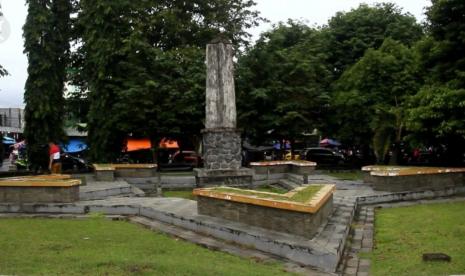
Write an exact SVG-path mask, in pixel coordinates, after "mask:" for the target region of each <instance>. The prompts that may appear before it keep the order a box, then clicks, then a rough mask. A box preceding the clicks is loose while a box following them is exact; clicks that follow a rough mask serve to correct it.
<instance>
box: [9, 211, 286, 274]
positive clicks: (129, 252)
mask: <svg viewBox="0 0 465 276" xmlns="http://www.w3.org/2000/svg"><path fill="white" fill-rule="evenodd" d="M0 248H1V254H0V274H7V275H285V274H286V273H285V272H283V266H282V264H281V263H277V262H270V263H266V264H264V263H257V262H256V261H254V260H250V259H243V258H239V257H236V256H232V255H229V254H226V253H221V252H216V251H210V250H208V249H205V248H202V247H199V246H196V245H194V244H190V243H187V242H184V241H181V240H178V239H174V238H170V237H168V236H166V235H163V234H159V233H154V232H152V231H150V230H148V229H145V228H143V227H141V226H139V225H134V224H131V223H128V222H123V221H110V220H106V219H103V218H92V219H85V220H68V219H0Z"/></svg>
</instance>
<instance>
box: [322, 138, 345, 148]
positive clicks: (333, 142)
mask: <svg viewBox="0 0 465 276" xmlns="http://www.w3.org/2000/svg"><path fill="white" fill-rule="evenodd" d="M340 145H341V143H339V142H338V141H336V140H333V139H329V138H325V139H323V140H321V141H320V146H322V147H326V146H335V147H338V146H340Z"/></svg>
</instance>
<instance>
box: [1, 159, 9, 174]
mask: <svg viewBox="0 0 465 276" xmlns="http://www.w3.org/2000/svg"><path fill="white" fill-rule="evenodd" d="M9 169H10V159H4V160H3V164H2V166H0V172H7V171H8V170H9Z"/></svg>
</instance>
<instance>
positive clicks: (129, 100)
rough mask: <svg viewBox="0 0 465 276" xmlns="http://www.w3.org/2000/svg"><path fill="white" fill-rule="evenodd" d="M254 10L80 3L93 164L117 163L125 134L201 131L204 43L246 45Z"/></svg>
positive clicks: (125, 0) (215, 4) (123, 0)
mask: <svg viewBox="0 0 465 276" xmlns="http://www.w3.org/2000/svg"><path fill="white" fill-rule="evenodd" d="M253 5H254V2H253V1H241V0H234V1H222V0H216V1H209V2H208V3H207V2H205V1H180V0H179V1H178V0H176V1H156V2H154V1H143V0H136V1H130V0H117V1H115V0H111V1H110V0H103V1H99V2H95V1H90V0H81V1H80V6H79V14H78V22H77V29H78V30H79V35H78V37H80V38H81V39H82V45H81V47H80V49H79V52H78V54H77V57H78V58H79V59H78V61H79V60H80V62H81V63H80V64H79V62H78V64H79V68H81V69H79V70H81V72H80V73H79V74H80V77H81V79H83V80H85V81H84V82H83V83H84V84H86V85H88V89H89V91H90V92H89V99H90V111H89V115H88V126H89V140H90V144H91V153H92V157H93V159H94V160H98V161H111V160H113V159H115V158H116V156H117V155H118V152H120V150H121V148H122V144H123V140H124V138H125V137H126V136H127V135H128V134H132V135H137V136H149V137H151V139H152V140H153V141H154V142H156V141H155V140H156V139H160V138H162V137H163V136H176V135H178V136H179V135H180V134H181V133H188V134H193V133H199V132H200V129H201V128H202V123H201V122H202V119H203V114H204V100H203V99H204V93H205V92H204V91H205V76H204V75H205V65H204V58H205V53H204V48H205V45H206V44H207V43H208V42H209V41H210V40H211V39H213V38H214V37H215V36H217V35H218V34H220V33H222V34H223V35H226V36H227V37H229V38H230V39H231V40H232V41H233V43H235V44H236V45H237V46H240V45H245V44H246V38H247V37H248V34H247V33H246V31H245V30H246V28H248V27H251V26H253V25H256V24H257V23H258V21H259V20H260V18H259V17H257V15H258V14H257V12H255V11H253V10H251V7H252V6H253ZM154 144H156V143H154Z"/></svg>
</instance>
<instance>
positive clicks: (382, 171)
mask: <svg viewBox="0 0 465 276" xmlns="http://www.w3.org/2000/svg"><path fill="white" fill-rule="evenodd" d="M362 171H364V172H370V175H372V176H408V175H431V174H446V173H465V168H449V167H409V166H365V167H362Z"/></svg>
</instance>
